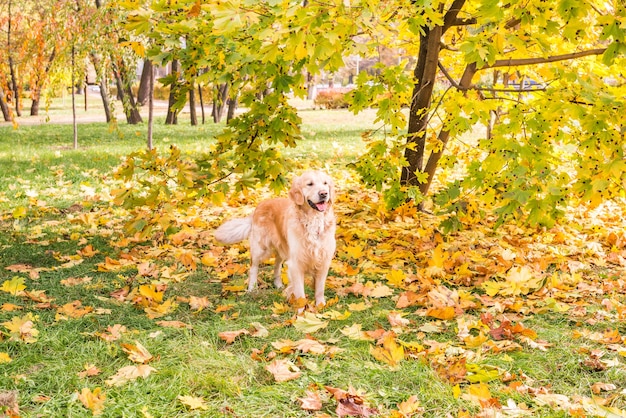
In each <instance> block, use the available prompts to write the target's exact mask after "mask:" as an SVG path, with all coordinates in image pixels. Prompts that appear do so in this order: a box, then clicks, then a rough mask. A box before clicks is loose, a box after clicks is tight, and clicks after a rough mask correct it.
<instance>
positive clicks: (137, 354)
mask: <svg viewBox="0 0 626 418" xmlns="http://www.w3.org/2000/svg"><path fill="white" fill-rule="evenodd" d="M121 346H122V351H124V352H125V353H126V354H127V355H128V359H129V360H131V361H134V362H135V363H143V364H145V363H148V362H150V361H151V360H152V359H153V358H154V357H153V356H152V354H150V352H149V351H148V350H147V349H146V348H145V347H144V346H143V345H141V343H139V342H137V341H135V344H121Z"/></svg>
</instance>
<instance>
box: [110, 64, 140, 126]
mask: <svg viewBox="0 0 626 418" xmlns="http://www.w3.org/2000/svg"><path fill="white" fill-rule="evenodd" d="M114 67H115V68H114V70H113V73H114V74H115V80H116V82H117V90H118V96H120V94H121V100H122V104H123V106H124V114H125V115H126V121H127V122H128V124H129V125H136V124H138V123H141V122H143V120H142V119H141V115H140V114H139V110H138V109H137V103H136V102H135V97H134V96H133V91H132V89H131V87H130V84H131V82H130V80H128V76H127V73H128V72H127V71H126V68H125V67H126V66H125V64H124V62H123V60H122V58H120V62H119V63H118V64H117V65H115V64H114Z"/></svg>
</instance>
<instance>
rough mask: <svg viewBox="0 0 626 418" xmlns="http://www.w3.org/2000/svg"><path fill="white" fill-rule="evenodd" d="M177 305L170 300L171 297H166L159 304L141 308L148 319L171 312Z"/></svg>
mask: <svg viewBox="0 0 626 418" xmlns="http://www.w3.org/2000/svg"><path fill="white" fill-rule="evenodd" d="M177 307H178V304H176V303H174V302H172V299H168V300H166V301H165V302H163V303H162V304H160V305H152V306H146V307H145V308H144V309H143V310H144V312H145V313H146V315H147V316H148V318H150V319H155V318H160V317H162V316H165V315H167V314H169V313H171V312H173V311H174V310H175V309H176V308H177Z"/></svg>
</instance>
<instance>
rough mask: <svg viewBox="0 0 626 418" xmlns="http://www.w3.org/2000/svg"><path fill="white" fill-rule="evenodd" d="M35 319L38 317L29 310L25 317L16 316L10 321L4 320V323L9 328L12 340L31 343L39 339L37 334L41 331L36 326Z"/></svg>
mask: <svg viewBox="0 0 626 418" xmlns="http://www.w3.org/2000/svg"><path fill="white" fill-rule="evenodd" d="M35 320H37V317H36V316H33V315H32V314H31V313H30V312H29V313H28V314H26V315H24V316H23V317H18V316H14V317H13V318H11V320H10V321H7V322H3V323H2V325H4V327H5V328H6V329H8V330H9V333H10V334H9V335H10V339H11V340H13V341H23V342H25V343H27V344H29V343H34V342H35V341H37V335H39V331H38V330H36V329H35V328H34V326H35V324H34V321H35Z"/></svg>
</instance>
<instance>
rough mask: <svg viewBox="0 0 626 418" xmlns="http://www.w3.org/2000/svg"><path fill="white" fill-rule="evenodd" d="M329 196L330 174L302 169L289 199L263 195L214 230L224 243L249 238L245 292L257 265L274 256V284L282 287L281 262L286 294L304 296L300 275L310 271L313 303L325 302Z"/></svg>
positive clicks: (331, 229) (330, 243)
mask: <svg viewBox="0 0 626 418" xmlns="http://www.w3.org/2000/svg"><path fill="white" fill-rule="evenodd" d="M333 199H334V186H333V181H332V179H331V178H330V177H329V176H328V175H327V174H325V173H323V172H321V171H307V172H305V173H303V174H302V175H301V176H299V177H296V178H295V179H294V180H293V182H292V185H291V189H290V190H289V198H288V199H287V198H276V199H269V200H265V201H263V202H261V203H260V204H259V205H258V206H257V208H256V209H255V211H254V213H253V214H252V215H251V216H249V217H247V218H238V219H232V220H230V221H227V222H225V223H224V224H222V225H221V226H220V227H219V228H218V229H217V230H216V231H215V238H216V239H217V240H218V241H219V242H222V243H224V244H234V243H236V242H240V241H243V240H244V239H246V238H248V239H249V240H250V257H251V263H250V273H249V278H248V291H252V290H253V289H254V288H255V286H256V282H257V277H258V271H259V264H260V263H262V262H263V261H265V260H267V259H269V258H270V257H272V256H275V257H276V261H275V266H274V284H275V285H276V287H278V288H280V287H282V279H281V268H282V263H283V262H286V263H287V268H288V270H287V275H288V277H289V287H288V288H287V294H288V296H291V295H293V297H294V298H295V299H296V300H300V299H304V298H305V297H306V295H305V292H304V276H305V275H306V274H310V275H311V276H312V277H313V279H314V280H315V304H316V305H323V304H325V303H326V300H325V298H324V286H325V283H326V276H327V275H328V269H329V267H330V262H331V260H332V258H333V256H334V254H335V247H336V243H335V224H336V221H335V214H334V212H333V208H332V203H333Z"/></svg>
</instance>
